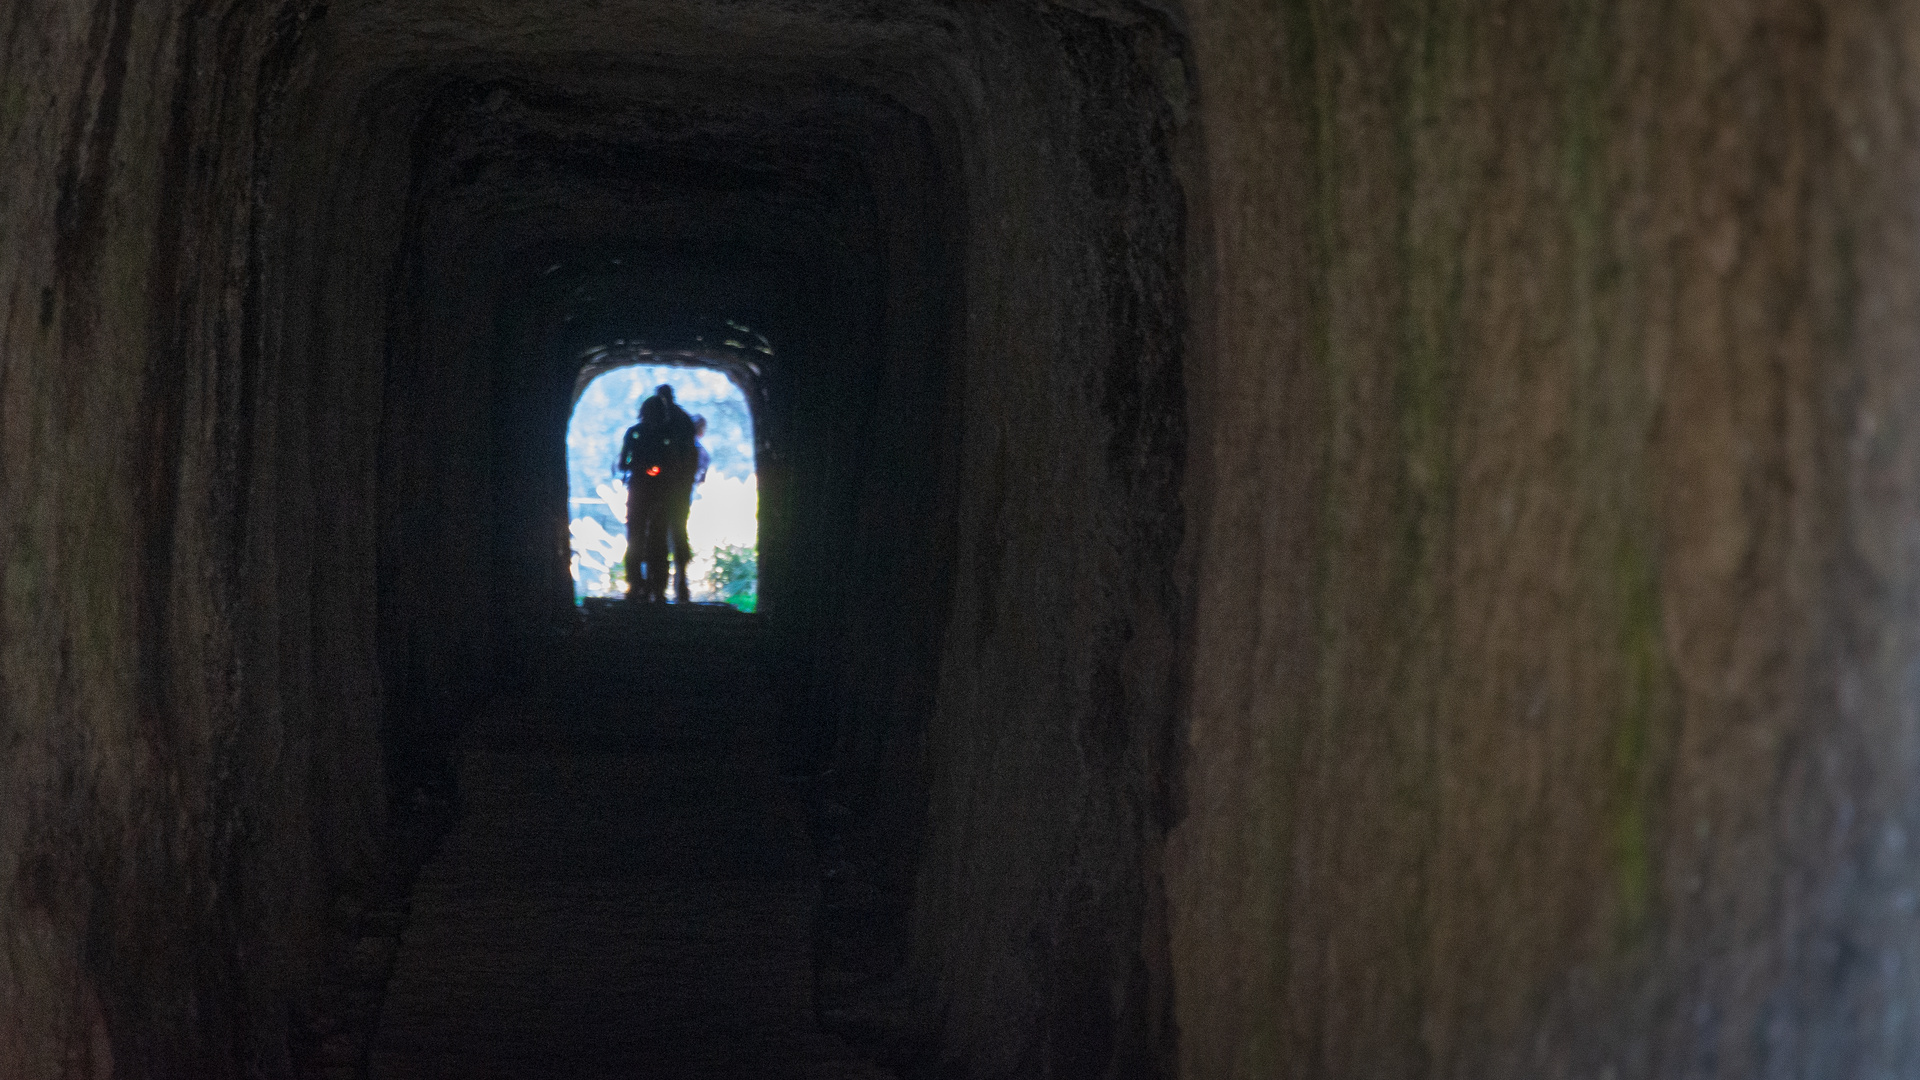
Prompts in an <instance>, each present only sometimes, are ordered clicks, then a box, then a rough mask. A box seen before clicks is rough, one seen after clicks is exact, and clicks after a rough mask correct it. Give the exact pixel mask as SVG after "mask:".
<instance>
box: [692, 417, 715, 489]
mask: <svg viewBox="0 0 1920 1080" xmlns="http://www.w3.org/2000/svg"><path fill="white" fill-rule="evenodd" d="M706 437H707V418H706V417H704V416H701V415H700V414H699V413H694V414H693V448H694V449H695V450H697V451H699V458H700V469H699V471H697V472H695V473H694V474H693V486H694V487H699V486H700V485H701V484H704V483H706V482H707V466H709V465H711V464H713V455H712V454H709V453H707V444H706V443H705V442H702V441H701V440H703V439H705V438H706Z"/></svg>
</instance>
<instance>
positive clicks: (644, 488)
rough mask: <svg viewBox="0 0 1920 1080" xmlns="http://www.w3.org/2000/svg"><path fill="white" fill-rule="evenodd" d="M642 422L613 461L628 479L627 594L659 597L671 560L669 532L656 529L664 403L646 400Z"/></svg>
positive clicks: (662, 466)
mask: <svg viewBox="0 0 1920 1080" xmlns="http://www.w3.org/2000/svg"><path fill="white" fill-rule="evenodd" d="M639 420H640V422H639V423H637V424H635V425H633V426H632V427H630V428H628V429H627V434H626V437H625V438H624V439H622V440H621V441H620V457H619V459H618V460H617V461H616V462H615V463H614V471H615V472H617V473H620V474H621V475H623V476H625V477H626V481H627V597H628V599H631V600H642V601H646V600H660V599H664V598H665V595H666V593H665V584H666V576H665V565H666V558H667V555H666V550H665V548H666V544H665V541H666V534H665V532H664V530H662V529H660V528H658V527H657V523H658V522H659V520H660V506H661V498H660V494H661V490H662V487H663V485H662V482H661V476H662V474H663V473H664V472H665V471H666V464H665V463H666V458H667V454H666V452H665V443H666V437H665V426H666V409H665V403H664V402H662V401H661V400H660V399H659V398H657V397H649V398H647V399H646V400H645V401H642V402H641V403H640V415H639ZM656 540H657V541H658V543H657V544H656V543H655V541H656ZM656 547H657V548H658V549H659V550H657V551H656V550H655V549H656Z"/></svg>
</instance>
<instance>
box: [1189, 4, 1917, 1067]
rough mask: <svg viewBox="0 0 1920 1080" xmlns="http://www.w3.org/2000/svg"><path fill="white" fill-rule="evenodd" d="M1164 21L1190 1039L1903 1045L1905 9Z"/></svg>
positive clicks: (1360, 1060)
mask: <svg viewBox="0 0 1920 1080" xmlns="http://www.w3.org/2000/svg"><path fill="white" fill-rule="evenodd" d="M1190 10H1191V15H1192V24H1191V27H1190V29H1191V33H1192V40H1193V48H1194V55H1195V60H1196V66H1197V70H1198V72H1199V84H1200V88H1199V101H1200V107H1199V114H1200V123H1201V124H1202V126H1203V127H1204V129H1205V143H1206V148H1207V149H1206V162H1207V180H1206V190H1207V192H1208V199H1207V203H1206V207H1205V216H1206V218H1207V219H1208V220H1207V225H1206V230H1207V235H1208V237H1209V239H1210V242H1211V245H1212V257H1211V261H1210V265H1209V266H1207V267H1206V268H1205V269H1204V270H1203V271H1202V272H1203V273H1204V274H1205V275H1206V276H1207V277H1208V278H1209V279H1210V280H1211V282H1212V287H1211V289H1210V290H1209V291H1208V292H1207V293H1206V294H1205V295H1206V296H1207V297H1208V300H1207V304H1208V308H1209V310H1208V311H1207V312H1206V313H1205V314H1204V316H1200V317H1198V318H1199V322H1200V323H1201V324H1202V329H1201V331H1200V334H1199V337H1200V338H1201V339H1202V340H1203V348H1202V349H1201V350H1200V351H1199V352H1198V353H1197V354H1196V358H1195V361H1194V363H1193V364H1192V365H1190V367H1189V371H1190V373H1191V374H1190V379H1191V382H1190V386H1191V388H1192V391H1193V398H1192V401H1193V408H1192V422H1193V425H1194V427H1193V430H1194V433H1195V434H1194V440H1193V444H1194V453H1193V462H1194V464H1193V467H1192V469H1191V471H1190V474H1189V475H1190V478H1191V485H1190V488H1189V490H1190V492H1191V494H1192V503H1191V505H1192V506H1193V507H1194V508H1195V509H1194V511H1193V513H1194V521H1195V522H1196V526H1195V535H1194V540H1193V550H1194V552H1195V554H1196V559H1197V566H1198V571H1197V572H1198V579H1197V586H1196V597H1197V599H1196V603H1197V609H1196V615H1195V619H1196V622H1195V629H1194V637H1193V642H1192V664H1191V672H1192V674H1191V685H1192V698H1191V704H1190V714H1189V718H1188V730H1187V737H1186V739H1185V740H1184V741H1185V744H1186V745H1185V754H1186V765H1185V782H1184V785H1183V791H1184V800H1185V801H1184V817H1183V818H1182V820H1181V824H1180V825H1179V826H1178V828H1177V829H1176V830H1175V834H1174V837H1173V840H1172V843H1171V847H1170V850H1169V857H1168V861H1169V865H1170V867H1171V871H1170V897H1171V899H1170V905H1171V909H1172V912H1173V917H1172V927H1173V933H1172V953H1173V956H1174V958H1175V971H1176V987H1177V1002H1178V1017H1179V1036H1180V1058H1181V1063H1182V1071H1183V1073H1184V1074H1185V1075H1189V1076H1208V1077H1224V1076H1247V1077H1252V1076H1261V1077H1267V1076H1303V1077H1305V1076H1312V1077H1346V1076H1461V1077H1466V1076H1472V1077H1495V1076H1515V1077H1519V1076H1527V1077H1560V1076H1568V1077H1571V1076H1621V1077H1626V1076H1682V1075H1685V1076H1694V1075H1715V1076H1806V1077H1816V1076H1819V1077H1826V1076H1831V1077H1843V1076H1868V1075H1895V1074H1901V1073H1906V1072H1911V1071H1912V1070H1913V1069H1914V1068H1915V1067H1916V1063H1920V1058H1917V1057H1916V1054H1920V1046H1917V1045H1916V1043H1915V1042H1914V1040H1913V1038H1912V1035H1911V1034H1910V1031H1909V1028H1910V1025H1907V1024H1905V1022H1904V1020H1897V1019H1895V1018H1896V1017H1904V1016H1905V1015H1906V1014H1907V1013H1908V1012H1909V1011H1910V1005H1911V1002H1912V1001H1913V1000H1914V999H1915V992H1916V990H1917V989H1920V987H1916V984H1915V972H1916V970H1920V969H1916V966H1915V963H1916V960H1920V957H1916V955H1915V948H1916V942H1920V938H1916V937H1915V935H1914V934H1913V932H1912V931H1913V918H1914V897H1915V895H1916V893H1915V887H1916V885H1917V884H1920V881H1916V875H1915V870H1914V862H1913V858H1912V856H1911V854H1910V844H1911V839H1910V838H1911V837H1912V836H1913V835H1914V831H1913V830H1914V826H1915V814H1916V809H1920V807H1917V806H1916V800H1915V798H1914V794H1915V791H1916V790H1917V789H1916V783H1915V781H1916V779H1917V777H1916V775H1915V766H1916V759H1915V747H1916V742H1915V736H1916V733H1917V729H1916V727H1915V705H1916V701H1917V699H1916V697H1915V694H1916V687H1915V685H1914V682H1913V677H1912V673H1913V671H1914V670H1915V667H1914V660H1915V657H1916V651H1915V650H1916V645H1920V639H1917V638H1916V630H1917V629H1920V627H1917V626H1916V619H1915V615H1916V608H1915V600H1916V592H1915V585H1916V577H1915V569H1916V567H1920V563H1916V561H1915V559H1914V554H1915V537H1916V535H1920V533H1917V532H1916V529H1915V527H1914V520H1915V519H1914V516H1913V512H1914V508H1915V500H1916V496H1917V495H1920V491H1917V490H1916V481H1915V478H1916V477H1917V476H1920V472H1916V470H1915V468H1914V465H1915V454H1916V448H1917V444H1916V440H1915V438H1914V436H1913V426H1912V423H1911V421H1912V418H1913V417H1914V416H1916V415H1920V414H1916V406H1920V397H1916V391H1920V384H1916V374H1915V369H1914V368H1913V365H1912V362H1911V357H1912V356H1913V354H1914V353H1913V349H1914V345H1915V338H1916V334H1917V333H1920V319H1917V318H1916V316H1917V315H1920V311H1916V307H1915V296H1914V292H1913V288H1912V283H1913V281H1914V277H1915V271H1916V263H1915V254H1914V253H1915V237H1916V233H1915V225H1916V222H1915V219H1914V215H1913V210H1912V197H1911V192H1912V191H1913V186H1912V185H1913V180H1914V169H1915V164H1916V156H1915V143H1914V140H1913V137H1912V134H1911V132H1912V130H1913V129H1912V125H1913V109H1914V102H1915V96H1914V86H1913V83H1912V79H1911V76H1910V72H1911V71H1912V70H1913V68H1912V63H1913V48H1914V43H1915V41H1916V40H1920V38H1916V36H1915V29H1916V26H1915V23H1914V21H1913V18H1912V16H1911V15H1910V14H1908V13H1904V12H1895V11H1894V10H1893V9H1890V8H1879V7H1875V6H1873V5H1866V4H1851V3H1766V2H1754V3H1747V2H1733V3H1720V2H1714V3H1704V2H1703V3H1682V4H1651V3H1638V2H1632V0H1623V2H1619V3H1568V4H1524V3H1495V4H1482V5H1466V4H1423V5H1411V6H1410V5H1395V4H1381V3H1371V2H1364V0H1363V2H1352V3H1345V2H1325V3H1322V2H1303V3H1288V4H1280V5H1257V4H1244V3H1238V2H1233V0H1225V2H1215V0H1196V2H1195V3H1193V4H1192V5H1191V6H1190Z"/></svg>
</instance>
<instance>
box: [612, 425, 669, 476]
mask: <svg viewBox="0 0 1920 1080" xmlns="http://www.w3.org/2000/svg"><path fill="white" fill-rule="evenodd" d="M673 458H674V445H673V435H672V433H671V432H670V430H669V429H668V427H667V425H665V424H655V425H648V424H635V425H633V426H632V427H630V428H628V429H627V438H626V441H625V442H624V443H622V444H621V446H620V461H621V462H622V463H623V464H624V465H625V466H626V468H627V469H629V470H631V471H632V473H633V475H634V476H635V477H641V476H656V477H657V476H659V475H660V474H661V473H662V472H664V471H666V469H667V467H668V466H670V465H671V464H673Z"/></svg>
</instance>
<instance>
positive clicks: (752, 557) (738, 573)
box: [707, 544, 760, 611]
mask: <svg viewBox="0 0 1920 1080" xmlns="http://www.w3.org/2000/svg"><path fill="white" fill-rule="evenodd" d="M707 587H708V588H709V589H712V590H713V595H714V596H715V597H717V598H719V599H720V600H722V601H724V602H725V603H729V604H732V605H733V606H734V607H736V608H739V609H740V610H741V611H752V610H753V609H754V605H755V601H756V600H757V598H758V593H759V590H760V557H759V552H758V549H757V548H755V547H754V546H752V545H747V544H721V545H720V546H719V547H716V548H714V549H713V565H712V567H711V568H710V569H708V570H707Z"/></svg>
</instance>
